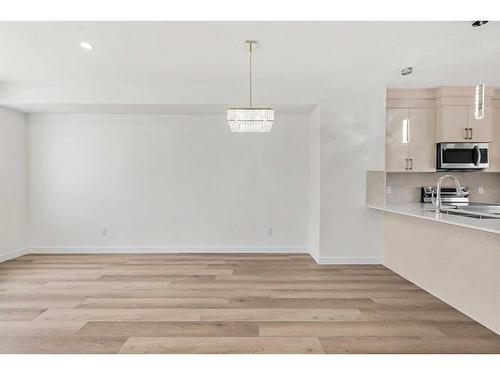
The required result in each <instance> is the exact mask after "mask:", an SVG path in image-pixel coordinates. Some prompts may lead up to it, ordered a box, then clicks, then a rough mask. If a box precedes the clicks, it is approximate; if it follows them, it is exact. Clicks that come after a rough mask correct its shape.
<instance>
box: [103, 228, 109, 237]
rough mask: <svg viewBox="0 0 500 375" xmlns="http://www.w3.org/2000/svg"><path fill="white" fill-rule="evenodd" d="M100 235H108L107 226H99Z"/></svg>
mask: <svg viewBox="0 0 500 375" xmlns="http://www.w3.org/2000/svg"><path fill="white" fill-rule="evenodd" d="M101 235H102V236H107V235H108V228H101Z"/></svg>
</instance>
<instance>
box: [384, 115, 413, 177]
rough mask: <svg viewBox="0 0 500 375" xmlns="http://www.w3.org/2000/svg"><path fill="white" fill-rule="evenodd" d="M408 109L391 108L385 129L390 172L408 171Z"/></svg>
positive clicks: (386, 157) (387, 164) (388, 169)
mask: <svg viewBox="0 0 500 375" xmlns="http://www.w3.org/2000/svg"><path fill="white" fill-rule="evenodd" d="M408 117H409V111H408V109H407V108H389V109H387V112H386V127H385V169H386V170H387V171H390V172H405V171H407V170H408V152H409V143H408V134H407V130H408V128H407V126H408Z"/></svg>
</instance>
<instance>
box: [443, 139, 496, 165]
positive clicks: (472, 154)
mask: <svg viewBox="0 0 500 375" xmlns="http://www.w3.org/2000/svg"><path fill="white" fill-rule="evenodd" d="M437 151H438V152H437V159H438V162H437V169H440V170H446V169H454V170H457V169H484V168H488V167H489V162H488V157H489V155H488V144H487V143H439V144H438V150H437Z"/></svg>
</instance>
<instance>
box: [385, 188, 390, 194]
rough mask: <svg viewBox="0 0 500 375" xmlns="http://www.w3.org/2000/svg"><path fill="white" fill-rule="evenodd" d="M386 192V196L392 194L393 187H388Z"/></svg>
mask: <svg viewBox="0 0 500 375" xmlns="http://www.w3.org/2000/svg"><path fill="white" fill-rule="evenodd" d="M385 192H386V194H391V187H390V186H386V187H385Z"/></svg>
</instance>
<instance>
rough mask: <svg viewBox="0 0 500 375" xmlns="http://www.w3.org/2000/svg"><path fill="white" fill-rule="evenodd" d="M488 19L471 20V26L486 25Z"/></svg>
mask: <svg viewBox="0 0 500 375" xmlns="http://www.w3.org/2000/svg"><path fill="white" fill-rule="evenodd" d="M487 23H488V21H472V27H480V26H483V25H486V24H487Z"/></svg>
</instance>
